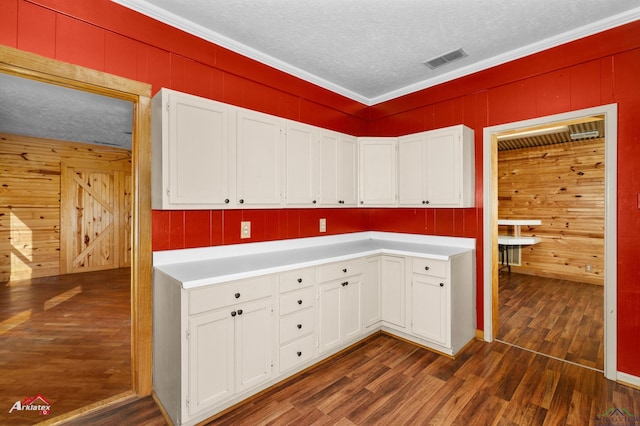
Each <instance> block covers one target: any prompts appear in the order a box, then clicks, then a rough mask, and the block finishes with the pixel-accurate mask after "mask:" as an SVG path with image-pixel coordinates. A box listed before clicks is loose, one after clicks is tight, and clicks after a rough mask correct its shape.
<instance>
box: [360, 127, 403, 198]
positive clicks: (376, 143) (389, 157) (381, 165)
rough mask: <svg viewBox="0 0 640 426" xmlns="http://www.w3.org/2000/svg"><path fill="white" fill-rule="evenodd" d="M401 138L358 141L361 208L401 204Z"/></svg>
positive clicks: (363, 139) (362, 139)
mask: <svg viewBox="0 0 640 426" xmlns="http://www.w3.org/2000/svg"><path fill="white" fill-rule="evenodd" d="M396 147H397V138H358V157H359V164H358V170H359V199H360V201H359V205H360V206H363V207H393V206H396V205H397V202H398V200H397V191H398V187H397V183H396V182H397V180H396V177H397V163H396Z"/></svg>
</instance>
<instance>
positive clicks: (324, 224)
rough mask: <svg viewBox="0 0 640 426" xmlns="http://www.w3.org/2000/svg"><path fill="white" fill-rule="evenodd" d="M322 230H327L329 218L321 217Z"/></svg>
mask: <svg viewBox="0 0 640 426" xmlns="http://www.w3.org/2000/svg"><path fill="white" fill-rule="evenodd" d="M320 232H327V219H325V218H322V219H320Z"/></svg>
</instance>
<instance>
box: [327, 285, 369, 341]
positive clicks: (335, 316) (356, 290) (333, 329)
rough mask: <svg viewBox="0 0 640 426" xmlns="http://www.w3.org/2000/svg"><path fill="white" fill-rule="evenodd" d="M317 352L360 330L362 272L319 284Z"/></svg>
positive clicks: (348, 337)
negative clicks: (318, 348) (318, 349)
mask: <svg viewBox="0 0 640 426" xmlns="http://www.w3.org/2000/svg"><path fill="white" fill-rule="evenodd" d="M318 310H319V316H320V320H319V324H318V325H319V326H318V333H319V339H320V352H324V351H326V350H329V349H331V348H333V347H335V346H338V345H340V344H341V343H342V342H344V341H346V340H347V339H350V338H353V337H357V336H358V335H359V334H360V332H361V331H362V320H361V318H362V313H361V312H362V311H361V310H362V276H361V275H356V276H352V277H348V278H345V279H343V280H341V281H332V282H329V283H325V284H321V285H320V297H319V308H318Z"/></svg>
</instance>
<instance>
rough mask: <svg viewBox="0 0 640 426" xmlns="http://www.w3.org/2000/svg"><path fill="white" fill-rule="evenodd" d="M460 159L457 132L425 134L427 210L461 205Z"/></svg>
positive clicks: (447, 131)
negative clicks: (442, 206)
mask: <svg viewBox="0 0 640 426" xmlns="http://www.w3.org/2000/svg"><path fill="white" fill-rule="evenodd" d="M460 155H461V152H460V132H459V131H458V130H457V129H451V130H446V131H445V130H438V131H433V132H430V133H428V134H427V144H426V157H425V158H426V163H425V172H426V174H427V176H426V181H427V195H426V198H427V200H428V201H429V205H430V206H432V207H433V206H441V205H458V204H460V201H461V197H462V194H461V192H460V191H461V187H460V183H461V182H460V168H461V167H462V161H460V160H461V157H460Z"/></svg>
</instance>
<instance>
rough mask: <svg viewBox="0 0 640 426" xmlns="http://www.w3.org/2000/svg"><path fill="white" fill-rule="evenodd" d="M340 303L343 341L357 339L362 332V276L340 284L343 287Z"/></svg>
mask: <svg viewBox="0 0 640 426" xmlns="http://www.w3.org/2000/svg"><path fill="white" fill-rule="evenodd" d="M342 284H344V286H343V287H342V294H341V298H342V300H341V301H340V309H341V310H342V312H341V314H340V319H341V322H342V324H341V334H342V339H341V340H343V341H344V340H347V339H351V338H354V337H357V336H358V335H359V334H360V332H361V331H362V320H361V318H362V313H361V312H362V276H361V275H358V276H355V277H350V278H349V279H347V280H345V281H343V282H341V283H340V285H341V286H342Z"/></svg>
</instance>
